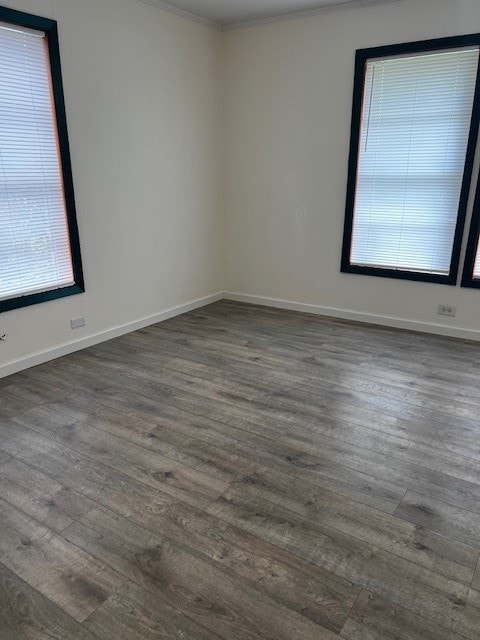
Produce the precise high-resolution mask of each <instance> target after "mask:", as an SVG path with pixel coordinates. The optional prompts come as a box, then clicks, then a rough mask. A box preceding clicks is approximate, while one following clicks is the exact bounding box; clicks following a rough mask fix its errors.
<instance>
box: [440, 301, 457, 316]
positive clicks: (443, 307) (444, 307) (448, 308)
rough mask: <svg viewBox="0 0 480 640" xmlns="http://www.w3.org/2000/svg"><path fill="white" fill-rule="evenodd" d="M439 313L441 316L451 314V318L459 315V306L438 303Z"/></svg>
mask: <svg viewBox="0 0 480 640" xmlns="http://www.w3.org/2000/svg"><path fill="white" fill-rule="evenodd" d="M438 315H439V316H449V317H450V318H455V316H456V315H457V307H454V306H452V305H451V304H439V305H438Z"/></svg>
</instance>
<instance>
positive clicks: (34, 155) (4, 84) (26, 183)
mask: <svg viewBox="0 0 480 640" xmlns="http://www.w3.org/2000/svg"><path fill="white" fill-rule="evenodd" d="M73 282H74V277H73V269H72V257H71V252H70V242H69V235H68V226H67V217H66V208H65V201H64V190H63V180H62V171H61V163H60V154H59V149H58V140H57V129H56V118H55V111H54V105H53V97H52V88H51V74H50V63H49V56H48V49H47V41H46V38H45V37H44V33H43V32H42V31H34V30H30V29H23V28H21V27H16V26H14V25H8V24H2V23H0V301H1V300H5V299H9V298H15V297H18V296H23V295H28V294H31V293H36V292H42V291H50V290H52V289H58V288H61V287H66V286H69V285H72V284H73Z"/></svg>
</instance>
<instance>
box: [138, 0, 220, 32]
mask: <svg viewBox="0 0 480 640" xmlns="http://www.w3.org/2000/svg"><path fill="white" fill-rule="evenodd" d="M139 2H143V3H144V4H149V5H150V6H152V7H157V8H158V9H163V11H168V12H169V13H174V14H175V15H176V16H180V17H181V18H186V19H187V20H190V21H192V22H198V23H199V24H203V25H205V26H207V27H211V28H212V29H216V30H217V31H222V25H221V24H218V23H216V22H213V21H212V20H208V19H207V18H202V16H198V15H197V14H196V13H191V12H190V11H185V10H184V9H180V8H179V7H174V6H173V5H171V4H168V2H162V0H139Z"/></svg>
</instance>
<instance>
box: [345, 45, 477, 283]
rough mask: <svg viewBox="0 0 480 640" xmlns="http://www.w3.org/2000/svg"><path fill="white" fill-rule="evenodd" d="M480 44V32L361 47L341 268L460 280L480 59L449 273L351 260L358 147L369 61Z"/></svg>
mask: <svg viewBox="0 0 480 640" xmlns="http://www.w3.org/2000/svg"><path fill="white" fill-rule="evenodd" d="M473 45H475V46H480V33H477V34H471V35H465V36H453V37H449V38H437V39H434V40H423V41H420V42H410V43H406V44H394V45H387V46H381V47H372V48H369V49H359V50H357V52H356V55H355V80H354V87H353V105H352V124H351V134H350V154H349V161H348V183H347V198H346V207H345V226H344V232H343V247H342V260H341V272H342V273H353V274H358V275H367V276H378V277H381V278H395V279H400V280H414V281H417V282H432V283H436V284H446V285H451V286H454V285H456V284H457V279H458V272H459V265H460V253H461V249H462V239H463V234H464V230H465V219H466V213H467V205H468V198H469V192H470V186H471V181H472V173H473V165H474V160H475V151H476V145H477V138H478V131H479V125H480V62H479V65H478V69H477V78H476V86H475V95H474V103H473V111H472V119H471V124H470V133H469V138H468V145H467V153H466V159H465V168H464V174H463V182H462V189H461V193H460V199H459V207H458V213H457V225H456V228H455V235H454V242H453V249H452V258H451V262H450V270H449V273H448V274H445V275H443V274H433V273H424V272H421V271H409V270H399V269H398V270H397V269H387V268H386V269H384V268H381V267H373V266H363V265H355V264H351V262H350V251H351V241H352V234H353V221H354V211H355V195H356V185H357V168H358V150H359V143H360V130H361V119H362V106H363V96H364V90H365V69H366V64H367V61H369V60H371V59H372V58H383V57H387V56H395V55H403V54H409V53H421V52H425V51H435V50H439V49H450V48H458V47H468V46H473Z"/></svg>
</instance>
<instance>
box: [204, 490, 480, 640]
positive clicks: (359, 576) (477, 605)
mask: <svg viewBox="0 0 480 640" xmlns="http://www.w3.org/2000/svg"><path fill="white" fill-rule="evenodd" d="M209 512H210V513H212V514H214V515H216V516H217V517H219V518H221V519H223V520H226V521H227V522H230V523H231V524H233V525H236V526H238V527H240V528H244V529H245V530H247V531H248V532H249V533H252V534H253V535H257V536H259V537H262V538H263V539H265V540H267V541H268V542H271V543H272V544H276V545H278V546H280V547H281V548H283V549H285V550H287V551H290V552H291V553H295V554H298V555H300V556H301V557H303V558H305V559H306V560H308V561H309V562H312V563H315V564H318V565H319V566H321V567H322V568H324V569H327V570H329V571H332V572H333V573H335V574H336V575H338V576H340V577H343V578H345V579H347V580H349V581H350V582H352V583H353V584H356V585H358V586H361V587H362V588H365V589H368V590H371V591H373V592H374V593H377V594H378V595H381V596H382V597H384V598H386V599H387V600H390V601H391V602H394V603H396V604H400V605H401V606H403V607H404V608H406V609H408V610H410V611H412V612H413V613H416V614H417V615H422V616H425V617H427V618H428V619H430V620H432V621H437V623H440V624H441V625H442V626H445V627H446V628H449V629H451V630H455V631H456V632H458V633H460V634H463V635H464V636H465V637H467V638H471V640H476V639H477V633H478V628H480V593H477V592H473V590H471V589H469V588H468V587H467V586H466V585H461V584H460V583H458V582H455V581H452V580H448V579H447V578H444V577H442V576H440V575H439V574H438V573H435V572H433V571H429V570H427V569H424V568H423V567H420V566H419V565H417V564H414V563H412V562H408V561H406V560H403V559H402V558H399V557H397V556H395V555H393V554H389V553H386V552H384V551H383V550H381V549H378V548H376V547H374V546H373V545H372V544H368V543H364V542H362V541H360V540H358V539H357V538H353V537H352V536H349V535H346V534H343V533H341V532H339V531H333V530H331V529H329V528H328V527H326V526H324V525H322V524H321V523H320V522H314V521H312V520H311V519H309V518H308V519H307V518H303V517H301V516H298V515H297V514H295V513H293V512H292V511H290V510H288V509H285V508H283V507H281V506H280V505H277V504H273V503H268V502H267V501H266V500H256V499H254V498H252V499H251V500H249V502H248V503H245V502H242V501H238V502H237V501H236V500H233V499H231V498H228V499H227V498H220V499H219V500H218V501H217V502H216V503H215V504H214V505H212V507H210V509H209Z"/></svg>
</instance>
